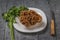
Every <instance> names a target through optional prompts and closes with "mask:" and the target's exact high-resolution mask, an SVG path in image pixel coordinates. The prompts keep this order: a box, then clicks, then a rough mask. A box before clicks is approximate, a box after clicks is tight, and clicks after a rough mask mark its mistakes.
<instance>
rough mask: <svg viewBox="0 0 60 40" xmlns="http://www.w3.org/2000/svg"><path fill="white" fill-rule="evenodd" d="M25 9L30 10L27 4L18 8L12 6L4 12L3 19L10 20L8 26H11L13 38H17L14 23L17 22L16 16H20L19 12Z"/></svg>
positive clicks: (13, 39)
mask: <svg viewBox="0 0 60 40" xmlns="http://www.w3.org/2000/svg"><path fill="white" fill-rule="evenodd" d="M23 10H28V8H27V7H25V6H20V7H19V8H17V7H16V6H13V7H11V8H10V9H9V10H8V11H7V12H5V13H3V14H2V16H3V19H5V21H7V22H8V27H9V28H10V35H11V40H15V37H14V27H13V23H16V20H15V17H17V16H19V14H20V13H19V12H20V11H23Z"/></svg>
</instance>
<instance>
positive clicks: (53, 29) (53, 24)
mask: <svg viewBox="0 0 60 40" xmlns="http://www.w3.org/2000/svg"><path fill="white" fill-rule="evenodd" d="M51 13H52V19H51V28H50V30H51V35H52V36H54V35H55V15H54V12H53V11H52V10H51Z"/></svg>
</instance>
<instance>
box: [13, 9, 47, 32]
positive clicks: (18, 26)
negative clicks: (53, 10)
mask: <svg viewBox="0 0 60 40" xmlns="http://www.w3.org/2000/svg"><path fill="white" fill-rule="evenodd" d="M29 9H31V10H34V11H36V12H37V13H38V14H40V15H41V16H42V25H41V26H40V27H37V28H34V29H31V30H29V29H27V28H26V27H25V26H24V25H22V24H21V23H20V21H19V19H18V18H17V17H16V22H17V23H14V24H13V26H14V28H15V29H16V30H18V31H20V32H24V33H34V32H38V31H42V30H44V29H45V27H46V25H47V18H46V15H45V13H44V12H43V11H42V10H40V9H37V8H29Z"/></svg>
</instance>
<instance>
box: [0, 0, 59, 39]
mask: <svg viewBox="0 0 60 40" xmlns="http://www.w3.org/2000/svg"><path fill="white" fill-rule="evenodd" d="M47 1H48V0H0V40H11V39H10V30H9V28H8V27H7V25H6V22H5V21H4V20H3V18H2V13H3V12H6V11H7V10H8V9H9V8H10V7H12V6H13V5H16V6H17V7H19V6H21V5H25V6H27V7H35V8H39V9H41V10H43V11H44V12H45V14H46V16H47V19H48V25H47V28H46V29H45V30H44V31H42V32H38V33H34V34H25V33H21V32H18V31H17V30H16V29H14V32H15V40H60V0H50V4H51V5H52V7H53V10H54V12H55V19H56V20H55V23H56V36H55V37H52V36H51V35H50V21H51V12H50V7H49V4H48V2H47ZM55 4H56V5H55Z"/></svg>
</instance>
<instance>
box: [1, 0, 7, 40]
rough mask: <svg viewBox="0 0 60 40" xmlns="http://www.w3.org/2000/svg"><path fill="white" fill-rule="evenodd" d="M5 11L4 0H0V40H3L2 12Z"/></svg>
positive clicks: (3, 24) (3, 23) (3, 22)
mask: <svg viewBox="0 0 60 40" xmlns="http://www.w3.org/2000/svg"><path fill="white" fill-rule="evenodd" d="M5 11H6V0H0V40H5V27H6V25H5V21H4V20H3V18H2V13H3V12H5Z"/></svg>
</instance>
